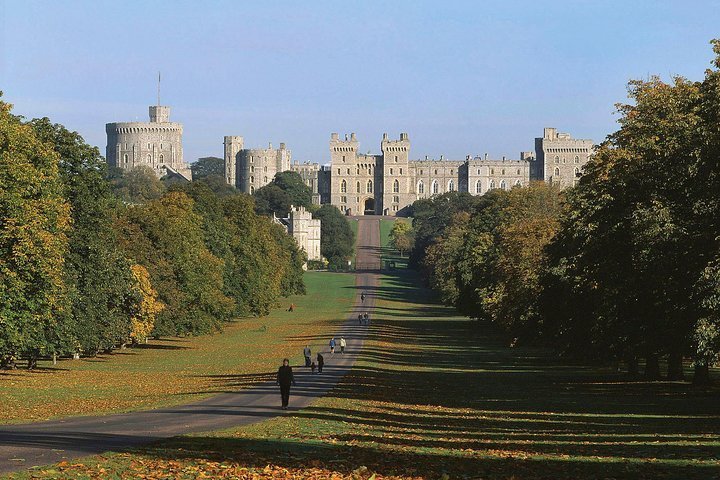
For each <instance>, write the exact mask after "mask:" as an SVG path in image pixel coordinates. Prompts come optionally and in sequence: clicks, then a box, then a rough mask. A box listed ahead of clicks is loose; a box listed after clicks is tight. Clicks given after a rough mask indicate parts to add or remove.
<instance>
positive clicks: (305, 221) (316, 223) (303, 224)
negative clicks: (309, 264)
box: [273, 205, 322, 261]
mask: <svg viewBox="0 0 720 480" xmlns="http://www.w3.org/2000/svg"><path fill="white" fill-rule="evenodd" d="M273 220H274V221H275V222H276V223H279V224H280V225H282V226H283V227H285V230H286V231H287V232H288V233H289V234H290V235H292V236H293V238H294V239H295V241H296V242H297V243H298V245H299V246H300V248H302V249H303V250H305V253H306V254H307V258H308V260H311V261H312V260H322V255H321V254H320V226H321V225H320V220H319V219H315V218H313V217H312V213H310V212H309V211H307V210H306V209H305V207H302V206H300V207H295V206H293V205H291V206H290V213H289V214H288V216H287V218H275V216H274V215H273Z"/></svg>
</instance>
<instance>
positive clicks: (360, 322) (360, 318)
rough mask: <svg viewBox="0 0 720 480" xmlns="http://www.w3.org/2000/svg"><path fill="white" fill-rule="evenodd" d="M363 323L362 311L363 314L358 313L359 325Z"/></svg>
mask: <svg viewBox="0 0 720 480" xmlns="http://www.w3.org/2000/svg"><path fill="white" fill-rule="evenodd" d="M362 324H363V316H362V313H361V314H359V315H358V325H362Z"/></svg>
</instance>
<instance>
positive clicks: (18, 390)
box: [0, 272, 355, 423]
mask: <svg viewBox="0 0 720 480" xmlns="http://www.w3.org/2000/svg"><path fill="white" fill-rule="evenodd" d="M305 283H306V285H307V290H308V294H307V295H305V296H293V297H290V298H288V299H283V300H282V302H283V308H280V309H277V310H276V311H274V312H273V313H272V314H271V315H269V316H267V317H263V318H245V319H240V320H238V321H237V322H234V323H232V324H229V325H227V326H226V327H225V330H224V331H223V333H220V334H215V335H207V336H202V337H188V338H168V339H163V340H160V341H151V342H150V343H149V344H148V345H142V346H141V347H140V348H128V349H126V350H120V351H116V352H115V353H113V354H110V355H102V356H98V357H96V358H87V359H81V360H62V361H60V362H58V364H57V365H56V366H53V365H52V363H51V362H41V363H40V368H38V369H37V370H35V371H32V372H28V371H25V370H15V371H9V372H7V371H4V372H0V399H2V406H3V408H0V422H2V423H9V422H21V421H32V420H40V419H47V418H51V417H59V416H65V415H78V414H93V413H95V414H97V413H106V412H118V411H128V410H134V409H144V408H152V407H157V406H162V405H171V404H180V403H186V402H188V401H192V400H195V399H197V398H198V397H200V396H203V395H208V394H212V393H213V392H215V391H217V390H218V388H220V385H221V384H222V382H223V380H224V378H225V377H226V376H227V375H239V374H245V375H247V377H246V378H247V381H246V383H247V384H248V385H249V384H251V383H253V382H255V381H256V380H257V378H258V377H259V376H262V374H264V373H267V372H272V371H274V370H275V369H276V368H277V365H279V363H280V360H281V359H282V358H283V357H285V356H287V357H288V358H290V359H291V360H292V362H293V363H298V362H301V360H302V348H303V346H304V345H303V344H302V342H303V341H304V340H303V338H304V337H305V336H310V335H316V334H320V333H323V332H327V329H328V328H329V327H328V325H329V324H337V323H340V322H341V321H343V320H344V319H345V318H346V312H347V311H348V309H349V307H350V305H351V304H352V300H353V296H354V294H355V290H354V288H348V287H352V286H354V284H355V277H354V275H350V274H340V273H327V272H307V273H306V274H305ZM290 303H295V305H296V307H297V309H296V310H295V312H288V311H286V309H287V305H289V304H290ZM318 346H319V345H318ZM313 350H315V348H313ZM256 375H257V377H256ZM238 386H239V387H242V386H243V385H242V384H241V385H238Z"/></svg>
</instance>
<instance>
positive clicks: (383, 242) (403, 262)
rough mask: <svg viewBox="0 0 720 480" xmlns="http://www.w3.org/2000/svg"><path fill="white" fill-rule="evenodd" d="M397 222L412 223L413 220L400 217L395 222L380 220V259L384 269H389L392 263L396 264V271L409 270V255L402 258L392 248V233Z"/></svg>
mask: <svg viewBox="0 0 720 480" xmlns="http://www.w3.org/2000/svg"><path fill="white" fill-rule="evenodd" d="M395 222H408V223H411V222H412V219H408V218H402V217H398V218H396V219H393V220H389V219H386V218H383V219H380V249H381V250H380V257H381V261H382V265H383V268H387V266H388V265H389V263H390V262H394V264H395V268H396V269H405V268H407V263H408V257H407V255H408V254H407V253H405V255H404V256H401V255H400V253H399V252H398V251H397V250H395V249H394V248H392V247H391V246H390V231H391V230H392V228H393V225H395Z"/></svg>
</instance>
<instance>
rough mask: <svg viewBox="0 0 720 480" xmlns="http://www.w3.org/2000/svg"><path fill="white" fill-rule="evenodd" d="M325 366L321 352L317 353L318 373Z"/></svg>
mask: <svg viewBox="0 0 720 480" xmlns="http://www.w3.org/2000/svg"><path fill="white" fill-rule="evenodd" d="M324 366H325V358H324V357H323V356H322V353H318V354H317V367H318V373H322V369H323V367H324Z"/></svg>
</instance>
